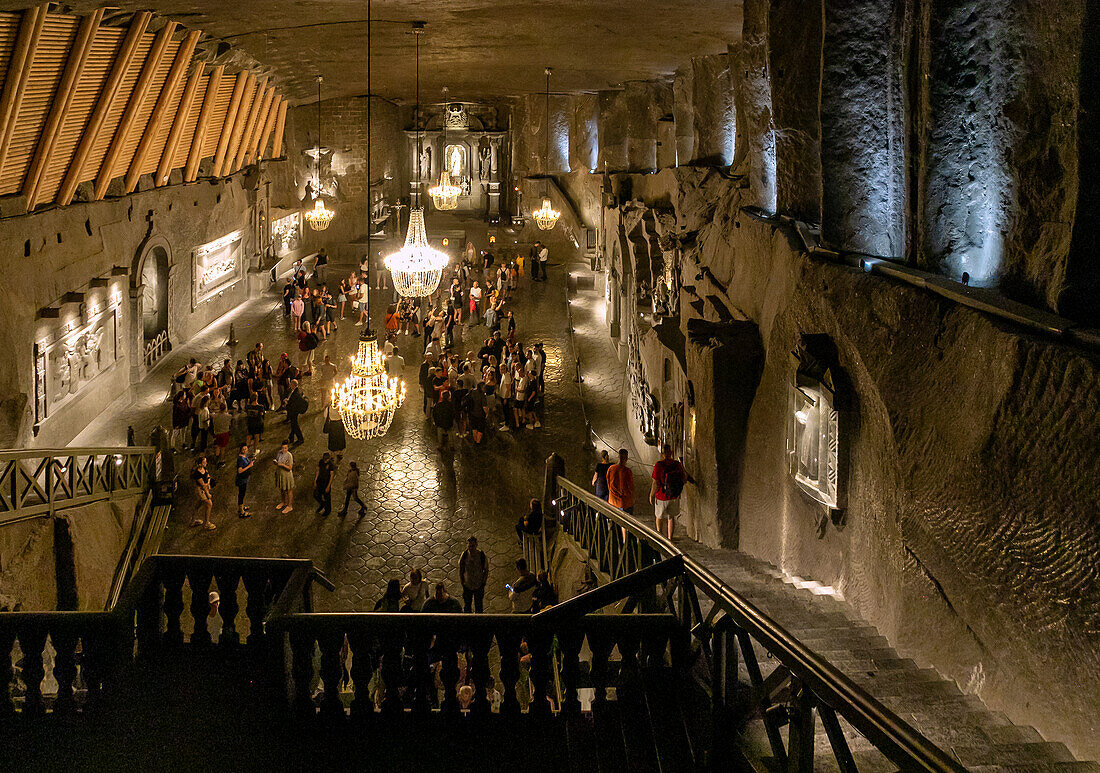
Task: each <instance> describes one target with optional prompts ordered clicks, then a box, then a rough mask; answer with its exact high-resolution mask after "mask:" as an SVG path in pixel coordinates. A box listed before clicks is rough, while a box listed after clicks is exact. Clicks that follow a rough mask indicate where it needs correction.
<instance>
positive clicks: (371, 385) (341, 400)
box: [332, 323, 405, 440]
mask: <svg viewBox="0 0 1100 773" xmlns="http://www.w3.org/2000/svg"><path fill="white" fill-rule="evenodd" d="M368 324H369V323H368ZM350 359H351V375H350V376H348V377H347V378H346V379H344V380H343V381H342V382H340V383H338V384H336V386H334V387H333V388H332V404H333V405H335V406H336V408H337V410H339V411H340V420H341V421H343V423H344V429H345V430H347V433H348V434H349V435H351V436H352V437H353V438H355V439H356V440H370V439H372V438H377V437H381V436H382V435H385V434H386V432H387V431H389V428H390V424H391V423H392V422H393V417H394V415H395V414H396V413H397V409H398V408H399V407H400V406H401V404H402V403H404V402H405V382H404V381H402V380H401V379H399V378H390V377H389V376H388V375H386V368H385V360H384V359H383V357H382V352H380V351H379V350H378V339H377V338H376V337H375V335H374V333H373V332H372V331H370V330H369V329H364V330H363V333H362V334H361V335H360V337H359V351H358V352H356V354H355V356H354V357H352V358H350Z"/></svg>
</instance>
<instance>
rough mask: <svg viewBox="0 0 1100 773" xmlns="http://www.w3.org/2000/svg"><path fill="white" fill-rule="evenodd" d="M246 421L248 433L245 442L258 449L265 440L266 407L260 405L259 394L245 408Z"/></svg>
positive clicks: (253, 396)
mask: <svg viewBox="0 0 1100 773" xmlns="http://www.w3.org/2000/svg"><path fill="white" fill-rule="evenodd" d="M244 421H245V429H246V431H247V433H248V436H247V437H246V438H245V442H246V443H248V444H249V445H254V446H256V447H257V448H258V447H259V445H260V441H261V440H263V439H264V407H263V406H262V405H260V396H259V395H258V394H254V395H252V399H251V400H250V401H249V403H248V406H247V407H246V408H245V418H244Z"/></svg>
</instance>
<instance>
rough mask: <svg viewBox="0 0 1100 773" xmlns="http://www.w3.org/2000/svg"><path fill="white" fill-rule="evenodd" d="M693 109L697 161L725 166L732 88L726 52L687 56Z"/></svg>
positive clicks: (730, 151) (729, 143)
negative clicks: (689, 58)
mask: <svg viewBox="0 0 1100 773" xmlns="http://www.w3.org/2000/svg"><path fill="white" fill-rule="evenodd" d="M691 69H692V78H691V82H692V97H691V105H692V111H693V113H694V118H693V120H692V127H693V131H694V135H695V142H694V145H695V153H694V155H693V156H692V157H691V158H692V160H693V161H695V162H696V163H699V164H709V165H713V166H727V165H729V163H730V162H731V161H733V134H734V112H733V90H732V89H731V88H730V68H729V55H728V54H715V55H713V56H697V57H695V58H694V59H692V60H691Z"/></svg>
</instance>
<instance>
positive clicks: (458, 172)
mask: <svg viewBox="0 0 1100 773" xmlns="http://www.w3.org/2000/svg"><path fill="white" fill-rule="evenodd" d="M448 166H449V167H450V170H449V171H450V173H451V179H452V180H458V179H461V178H462V175H463V172H465V170H464V169H463V168H462V167H463V164H462V148H461V147H459V146H458V145H452V146H451V153H450V159H449V161H448Z"/></svg>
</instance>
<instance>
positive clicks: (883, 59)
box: [821, 0, 906, 257]
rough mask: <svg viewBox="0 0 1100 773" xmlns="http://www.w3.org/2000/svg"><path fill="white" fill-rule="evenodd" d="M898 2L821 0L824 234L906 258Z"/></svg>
mask: <svg viewBox="0 0 1100 773" xmlns="http://www.w3.org/2000/svg"><path fill="white" fill-rule="evenodd" d="M903 13H904V4H903V0H825V42H824V47H823V50H822V61H823V69H822V84H821V182H822V193H823V195H822V203H821V209H822V212H821V234H822V237H823V238H824V240H825V243H826V244H828V245H829V246H831V247H833V248H836V249H841V250H850V251H854V252H861V253H867V254H870V255H878V256H883V257H904V256H905V213H906V174H905V163H906V161H905V159H906V130H905V127H906V122H905V92H904V83H903V80H902V71H901V66H902V63H901V42H900V40H899V38H900V36H901V35H902V34H903V29H902V25H901V24H900V23H899V22H900V19H901V18H902V16H903Z"/></svg>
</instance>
